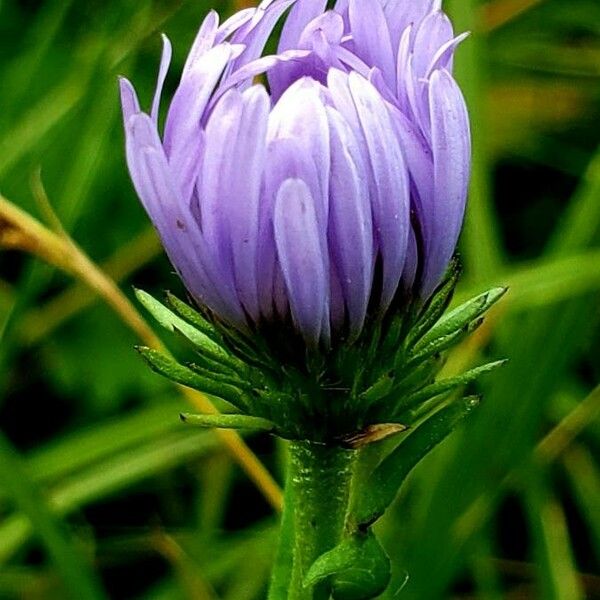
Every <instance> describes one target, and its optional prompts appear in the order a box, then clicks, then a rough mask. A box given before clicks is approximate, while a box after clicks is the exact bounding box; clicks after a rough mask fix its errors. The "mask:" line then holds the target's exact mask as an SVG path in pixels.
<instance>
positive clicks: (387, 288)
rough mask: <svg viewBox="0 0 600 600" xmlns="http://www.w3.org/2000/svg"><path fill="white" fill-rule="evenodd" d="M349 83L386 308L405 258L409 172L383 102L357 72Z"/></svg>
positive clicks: (383, 301) (398, 279)
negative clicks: (365, 155) (364, 151)
mask: <svg viewBox="0 0 600 600" xmlns="http://www.w3.org/2000/svg"><path fill="white" fill-rule="evenodd" d="M349 86H350V92H351V94H352V98H353V100H354V104H355V106H356V112H357V114H358V118H359V120H360V124H361V130H362V134H363V137H364V142H365V144H366V148H367V152H368V167H369V179H370V181H369V188H370V197H371V205H372V209H373V224H374V227H375V237H376V242H377V244H378V247H379V252H380V254H381V258H382V262H383V288H382V296H381V305H382V308H383V309H386V308H387V307H388V306H389V304H390V302H391V301H392V299H393V297H394V294H395V292H396V289H397V287H398V283H399V282H400V278H401V276H402V270H403V268H404V261H405V258H406V246H407V242H408V229H409V220H410V187H409V176H408V170H407V168H406V164H405V160H404V157H403V154H402V151H401V148H400V145H399V143H398V138H397V137H396V135H395V133H394V128H393V125H392V122H391V119H390V116H389V113H388V110H387V108H386V104H385V102H384V101H383V99H382V98H381V96H380V95H379V93H378V92H377V90H376V89H375V88H374V87H373V86H372V85H371V84H370V83H369V82H368V81H366V80H365V79H363V78H362V77H360V76H359V75H356V74H354V73H351V74H350V76H349Z"/></svg>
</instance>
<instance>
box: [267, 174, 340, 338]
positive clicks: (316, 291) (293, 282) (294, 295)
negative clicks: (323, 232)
mask: <svg viewBox="0 0 600 600" xmlns="http://www.w3.org/2000/svg"><path fill="white" fill-rule="evenodd" d="M273 224H274V230H275V240H276V244H277V254H278V257H279V262H280V264H281V270H282V272H283V276H284V279H285V284H286V289H287V295H288V298H289V301H290V308H291V311H292V317H293V319H294V322H295V323H296V326H297V327H298V329H299V330H300V332H301V333H302V335H303V337H304V339H305V341H306V342H307V343H308V344H309V345H311V346H317V344H318V343H319V338H320V336H321V330H322V324H323V319H324V317H325V315H326V314H327V312H328V311H327V306H328V299H329V298H328V297H329V274H328V271H327V270H326V268H325V260H324V257H323V253H322V251H321V248H322V246H323V243H322V240H321V239H320V237H321V236H320V235H319V226H318V223H317V213H316V210H315V205H314V201H313V198H312V196H311V193H310V190H309V189H308V186H307V185H306V184H305V183H304V182H303V181H301V180H299V179H289V180H287V181H285V182H284V183H283V185H282V186H281V188H280V190H279V193H278V194H277V200H276V203H275V215H274V219H273Z"/></svg>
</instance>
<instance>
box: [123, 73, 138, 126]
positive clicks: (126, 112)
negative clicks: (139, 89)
mask: <svg viewBox="0 0 600 600" xmlns="http://www.w3.org/2000/svg"><path fill="white" fill-rule="evenodd" d="M119 91H120V94H121V110H122V111H123V123H124V125H125V128H126V129H127V122H128V121H129V119H130V118H131V117H133V116H134V115H137V114H139V113H140V112H141V108H140V102H139V100H138V97H137V94H136V93H135V89H134V88H133V86H132V85H131V82H130V81H129V80H128V79H125V77H119Z"/></svg>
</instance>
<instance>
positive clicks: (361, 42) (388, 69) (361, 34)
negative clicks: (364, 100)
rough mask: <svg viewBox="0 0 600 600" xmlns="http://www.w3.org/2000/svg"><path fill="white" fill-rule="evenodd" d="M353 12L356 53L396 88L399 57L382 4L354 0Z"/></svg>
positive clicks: (351, 11) (351, 22)
mask: <svg viewBox="0 0 600 600" xmlns="http://www.w3.org/2000/svg"><path fill="white" fill-rule="evenodd" d="M349 9H350V12H349V15H350V28H351V30H352V37H353V40H354V45H353V47H354V52H355V53H356V55H357V56H359V57H360V58H362V59H363V60H364V61H365V62H366V63H367V64H368V65H369V66H370V67H378V68H379V69H380V70H381V72H382V74H383V77H384V79H385V81H386V82H387V84H388V86H389V87H390V88H391V89H392V90H393V89H395V88H396V62H395V56H396V55H395V53H394V51H393V49H392V41H391V38H390V32H389V29H388V25H387V21H386V18H385V14H384V12H383V8H382V6H381V4H380V2H379V1H378V0H377V1H373V0H350V3H349Z"/></svg>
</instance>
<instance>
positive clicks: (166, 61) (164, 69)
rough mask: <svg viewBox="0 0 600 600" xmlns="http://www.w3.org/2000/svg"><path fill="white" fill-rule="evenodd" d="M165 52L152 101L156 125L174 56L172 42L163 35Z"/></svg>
mask: <svg viewBox="0 0 600 600" xmlns="http://www.w3.org/2000/svg"><path fill="white" fill-rule="evenodd" d="M162 40H163V51H162V57H161V59H160V68H159V70H158V81H157V82H156V91H155V92H154V99H153V100H152V109H151V111H150V115H151V117H152V120H153V121H154V122H155V123H158V111H159V109H160V98H161V96H162V90H163V86H164V84H165V79H166V77H167V73H168V71H169V65H170V64H171V56H172V54H173V51H172V48H171V42H170V41H169V38H168V37H167V36H166V35H164V34H163V36H162Z"/></svg>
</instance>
